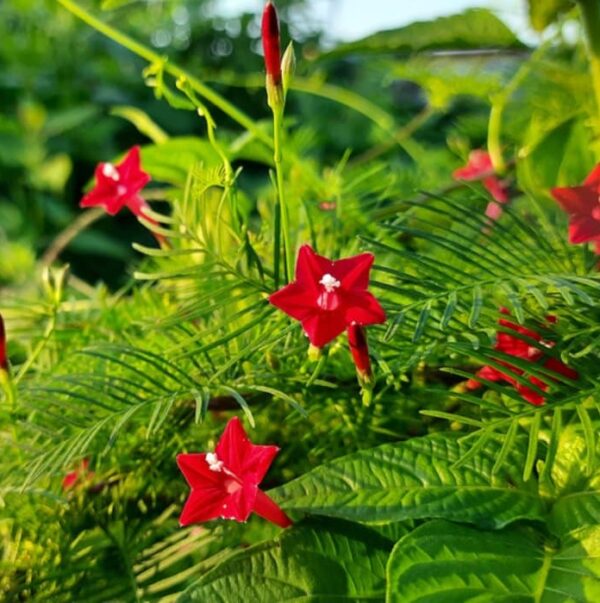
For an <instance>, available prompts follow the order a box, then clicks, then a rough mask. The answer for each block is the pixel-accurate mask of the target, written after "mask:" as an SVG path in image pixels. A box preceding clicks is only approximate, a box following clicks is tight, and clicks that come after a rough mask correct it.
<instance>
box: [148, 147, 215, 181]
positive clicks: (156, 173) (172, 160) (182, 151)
mask: <svg viewBox="0 0 600 603" xmlns="http://www.w3.org/2000/svg"><path fill="white" fill-rule="evenodd" d="M142 165H143V167H144V169H145V170H146V171H147V172H149V173H150V175H151V176H152V178H153V179H154V180H157V181H158V182H168V183H169V184H174V185H176V186H184V185H185V183H186V179H187V176H188V173H189V171H190V170H191V169H192V168H193V167H194V166H195V165H202V166H204V167H205V168H211V167H217V166H220V165H221V160H220V159H219V156H218V155H217V153H216V152H215V150H214V149H213V147H212V146H211V145H210V143H209V142H207V141H206V140H202V139H200V138H194V137H193V136H182V137H179V138H170V139H169V140H167V141H165V142H163V143H161V144H156V145H150V146H146V147H143V148H142Z"/></svg>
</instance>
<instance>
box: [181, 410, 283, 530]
mask: <svg viewBox="0 0 600 603" xmlns="http://www.w3.org/2000/svg"><path fill="white" fill-rule="evenodd" d="M278 452H279V448H277V446H255V445H254V444H252V443H251V442H250V440H249V439H248V436H247V435H246V432H245V431H244V428H243V427H242V424H241V422H240V420H239V419H238V418H237V417H234V418H233V419H231V420H230V421H229V423H227V427H225V431H224V432H223V435H222V436H221V439H220V440H219V443H218V444H217V446H216V448H215V451H214V452H203V453H200V454H180V455H178V456H177V465H178V466H179V469H181V472H182V473H183V475H184V476H185V479H186V480H187V482H188V484H189V485H190V488H191V489H192V491H191V493H190V496H189V498H188V499H187V501H186V503H185V505H184V507H183V511H182V513H181V517H180V518H179V523H180V524H181V525H182V526H186V525H188V524H190V523H197V522H203V521H209V520H211V519H219V518H221V519H234V520H235V521H246V520H247V519H248V517H249V516H250V513H252V512H253V511H254V512H255V513H257V514H258V515H260V516H261V517H263V518H264V519H267V520H268V521H271V522H272V523H274V524H276V525H278V526H280V527H282V528H287V527H289V526H290V525H292V521H291V520H290V518H289V517H288V516H287V515H286V514H285V513H284V512H283V511H282V510H281V509H280V508H279V506H278V505H277V504H276V503H275V502H274V501H273V500H272V499H271V498H269V496H267V495H266V494H265V493H264V492H263V491H262V490H259V488H258V485H259V484H260V482H261V481H262V480H263V477H264V476H265V474H266V473H267V471H268V469H269V467H270V465H271V463H272V462H273V459H274V458H275V456H276V455H277V453H278Z"/></svg>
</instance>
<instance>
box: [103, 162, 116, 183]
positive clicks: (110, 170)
mask: <svg viewBox="0 0 600 603" xmlns="http://www.w3.org/2000/svg"><path fill="white" fill-rule="evenodd" d="M102 173H103V174H104V175H105V176H106V177H107V178H110V179H111V180H114V181H115V182H118V181H119V178H120V177H121V176H120V174H119V172H118V171H117V168H116V167H115V166H114V165H113V164H112V163H105V164H104V165H103V166H102Z"/></svg>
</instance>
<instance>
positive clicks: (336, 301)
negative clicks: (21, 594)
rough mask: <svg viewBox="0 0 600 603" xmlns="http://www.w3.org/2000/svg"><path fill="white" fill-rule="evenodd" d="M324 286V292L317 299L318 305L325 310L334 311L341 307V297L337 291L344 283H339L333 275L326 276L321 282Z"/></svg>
mask: <svg viewBox="0 0 600 603" xmlns="http://www.w3.org/2000/svg"><path fill="white" fill-rule="evenodd" d="M319 284H320V285H323V289H325V290H324V291H322V292H321V293H320V294H319V297H317V305H318V306H319V307H320V308H322V309H323V310H327V311H332V310H335V309H337V308H338V307H339V305H340V296H339V293H338V292H337V291H336V289H338V288H339V287H340V285H341V284H342V283H340V281H338V280H337V279H336V278H335V276H333V275H332V274H329V273H327V274H324V275H323V276H322V277H321V280H320V281H319Z"/></svg>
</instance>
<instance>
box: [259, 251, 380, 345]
mask: <svg viewBox="0 0 600 603" xmlns="http://www.w3.org/2000/svg"><path fill="white" fill-rule="evenodd" d="M374 259H375V258H374V256H373V255H372V254H371V253H361V254H360V255H356V256H354V257H351V258H344V259H342V260H337V261H332V260H329V259H327V258H325V257H323V256H321V255H318V254H317V253H315V252H314V251H313V249H312V248H311V247H310V245H303V246H302V247H301V248H300V251H299V252H298V260H297V262H296V280H295V281H293V282H292V283H290V284H289V285H287V286H285V287H283V289H280V290H279V291H276V292H275V293H273V294H272V295H271V296H270V297H269V301H270V302H271V303H272V304H273V305H274V306H276V307H277V308H279V309H280V310H283V311H284V312H285V313H286V314H288V315H289V316H291V317H292V318H294V319H296V320H299V321H300V322H301V323H302V327H303V329H304V332H305V333H306V335H307V336H308V338H309V340H310V342H311V343H312V344H313V345H314V346H316V347H318V348H320V347H323V346H324V345H325V344H327V343H329V342H330V341H332V340H333V339H335V338H336V337H337V336H338V335H340V333H342V332H343V331H344V330H346V328H348V327H349V326H351V325H359V326H366V325H372V324H379V323H383V322H385V318H386V317H385V312H384V310H383V308H382V307H381V305H380V304H379V302H378V301H377V300H376V299H375V297H373V295H372V294H371V293H369V292H368V291H367V288H368V286H369V272H370V270H371V266H372V264H373V260H374Z"/></svg>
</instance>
